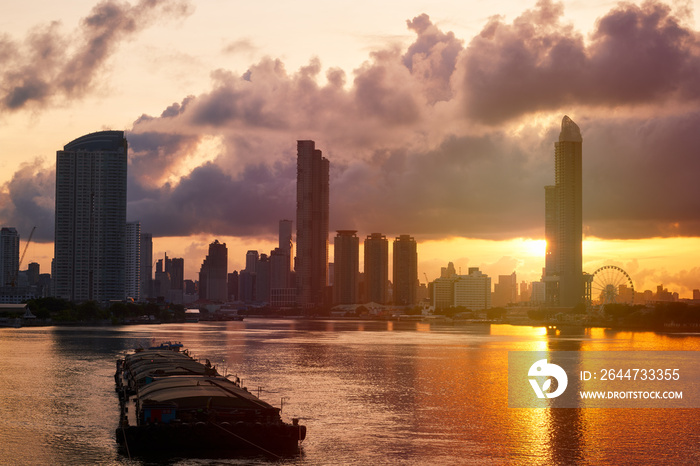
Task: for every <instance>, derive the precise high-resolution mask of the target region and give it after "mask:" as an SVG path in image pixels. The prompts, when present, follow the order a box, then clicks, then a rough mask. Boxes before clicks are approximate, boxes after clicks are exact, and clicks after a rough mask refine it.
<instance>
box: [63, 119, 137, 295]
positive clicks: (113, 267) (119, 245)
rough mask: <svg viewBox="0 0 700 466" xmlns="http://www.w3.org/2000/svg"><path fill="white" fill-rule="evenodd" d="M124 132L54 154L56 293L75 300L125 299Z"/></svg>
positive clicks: (70, 145) (99, 135)
mask: <svg viewBox="0 0 700 466" xmlns="http://www.w3.org/2000/svg"><path fill="white" fill-rule="evenodd" d="M127 149H128V145H127V142H126V139H125V137H124V132H123V131H101V132H97V133H92V134H88V135H85V136H82V137H80V138H78V139H75V140H74V141H72V142H70V143H68V144H67V145H66V146H64V148H63V150H59V151H57V152H56V219H55V222H56V223H55V237H54V270H55V274H54V285H55V286H54V294H55V295H56V296H57V297H60V298H64V299H68V300H71V301H77V302H81V301H89V300H92V301H99V302H105V301H109V300H123V299H124V298H125V297H126V293H125V292H126V286H125V285H126V276H125V270H124V264H125V259H126V170H127Z"/></svg>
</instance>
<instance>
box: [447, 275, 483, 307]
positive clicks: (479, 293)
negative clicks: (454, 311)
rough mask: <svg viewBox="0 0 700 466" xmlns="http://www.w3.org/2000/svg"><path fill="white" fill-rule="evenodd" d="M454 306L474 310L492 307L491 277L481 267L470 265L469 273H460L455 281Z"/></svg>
mask: <svg viewBox="0 0 700 466" xmlns="http://www.w3.org/2000/svg"><path fill="white" fill-rule="evenodd" d="M454 306H464V307H465V308H467V309H469V310H472V311H482V310H485V309H490V308H491V278H490V277H489V276H488V275H486V274H484V273H483V272H481V271H480V270H479V267H469V274H468V275H458V276H457V280H455V282H454Z"/></svg>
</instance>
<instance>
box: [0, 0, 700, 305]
mask: <svg viewBox="0 0 700 466" xmlns="http://www.w3.org/2000/svg"><path fill="white" fill-rule="evenodd" d="M697 3H698V2H693V3H690V2H688V3H675V4H674V5H669V4H665V3H661V2H645V3H643V4H641V5H639V4H637V5H635V4H619V5H615V4H612V3H606V4H603V5H596V6H581V5H578V4H576V3H573V2H563V3H553V2H548V1H540V2H538V3H536V4H535V3H532V4H531V5H529V6H522V4H521V3H517V2H504V3H499V4H498V5H493V6H481V5H479V6H477V5H466V6H465V5H456V4H451V5H446V4H445V5H440V4H438V5H435V6H431V7H430V11H428V10H425V9H424V6H419V5H417V4H415V3H413V2H401V3H396V4H393V3H384V4H382V6H381V7H377V6H376V5H372V6H370V5H369V3H367V4H364V3H355V4H354V6H353V7H350V8H349V9H348V10H345V9H343V10H341V9H339V8H332V7H329V6H328V5H326V4H324V3H320V2H319V3H317V2H304V3H298V2H297V3H295V4H294V5H293V6H292V5H291V4H290V5H289V6H287V5H286V4H284V3H282V4H280V5H277V6H276V8H274V9H273V11H269V10H265V11H263V7H258V6H254V5H232V4H229V3H227V2H206V3H201V4H200V3H197V4H195V3H194V2H164V1H163V2H158V1H150V2H147V1H143V2H140V3H136V2H134V3H131V4H126V3H117V2H109V1H108V2H102V3H99V4H95V3H94V2H73V3H72V4H71V6H59V5H57V4H54V3H51V2H32V1H28V2H24V3H23V4H22V5H21V6H15V7H13V8H12V11H9V12H8V13H7V14H4V15H3V19H0V24H2V29H3V31H5V34H4V35H3V36H1V37H0V62H2V63H3V67H2V71H1V72H0V119H1V121H2V123H3V126H4V130H3V131H2V134H0V147H2V152H0V167H2V168H1V170H0V183H2V189H1V190H0V225H3V226H13V227H15V228H17V230H18V232H19V233H20V235H21V239H22V242H23V243H24V241H26V239H27V236H28V234H29V232H30V231H31V229H32V227H33V226H37V230H36V233H35V235H34V237H33V243H32V244H31V246H30V248H29V249H28V253H27V257H26V258H25V264H26V263H28V262H31V261H34V262H39V263H40V264H41V267H42V271H44V272H48V271H50V261H51V258H52V256H53V244H52V241H53V229H54V225H53V222H54V220H53V215H54V212H53V209H54V196H55V193H54V189H55V184H54V183H55V171H54V170H55V167H54V165H55V156H56V151H57V150H59V149H61V148H62V147H63V146H64V145H65V144H67V143H68V142H70V141H71V140H73V139H74V138H76V137H78V136H80V135H83V134H87V133H90V132H94V131H99V130H103V129H119V130H126V131H127V139H128V141H129V148H130V154H129V157H130V160H129V173H128V186H129V190H128V196H129V197H128V208H127V217H128V220H132V221H133V220H139V221H140V222H141V223H142V230H143V231H146V232H150V233H152V234H153V236H154V251H153V253H154V258H161V257H163V254H164V253H166V252H167V253H168V254H169V255H171V256H177V257H184V259H185V276H186V277H187V278H194V277H195V276H196V271H197V270H198V268H199V265H200V264H201V261H202V259H203V257H204V256H205V255H206V248H207V246H208V244H209V243H210V242H211V241H213V240H214V239H219V241H222V242H226V243H227V245H228V247H229V269H230V270H234V269H240V268H242V266H243V263H244V261H245V251H246V250H248V249H257V250H260V251H267V250H270V249H271V248H272V247H274V246H273V245H274V243H275V242H276V241H277V240H276V235H277V225H278V221H279V220H280V219H284V218H293V217H294V212H295V201H294V200H295V183H296V141H297V140H300V139H313V140H315V141H316V142H317V144H318V146H319V147H322V148H323V151H324V155H325V156H326V157H327V158H328V159H329V160H330V161H331V174H330V178H331V180H330V189H331V192H330V205H331V208H330V230H331V232H333V231H335V230H337V229H354V230H358V231H359V234H360V235H362V236H364V235H366V234H369V233H371V232H375V231H381V232H382V233H384V234H386V235H387V237H393V236H398V235H399V234H411V235H412V236H414V237H415V238H416V240H417V241H418V243H419V246H418V247H419V249H418V254H419V265H418V271H419V278H420V279H421V281H423V274H424V273H425V274H427V275H428V276H429V277H430V279H433V278H435V277H436V276H437V275H439V271H440V267H441V266H445V265H446V264H447V262H448V261H452V262H454V264H455V266H456V267H462V268H464V269H465V270H466V268H467V266H478V267H480V268H482V270H484V271H485V272H486V273H488V274H489V275H492V276H496V275H498V274H510V273H511V272H513V271H516V272H517V274H518V278H519V279H523V280H527V281H532V280H537V279H539V275H540V274H541V271H542V267H543V266H544V241H543V239H544V208H543V201H544V190H543V187H544V186H545V185H548V184H551V183H552V179H553V173H554V170H553V162H554V157H553V143H554V141H556V140H557V136H558V133H559V130H560V124H559V122H560V121H561V117H562V115H564V114H567V115H570V116H571V117H572V118H573V119H574V120H575V121H576V122H577V124H578V125H579V126H580V128H581V132H582V134H583V228H584V235H585V239H586V240H585V241H584V249H583V269H584V270H586V271H588V272H593V271H594V270H595V269H596V268H597V267H599V266H601V265H606V264H614V265H619V266H621V267H623V268H625V270H626V271H627V272H628V273H629V274H630V275H631V276H632V277H633V279H634V280H635V288H636V289H637V290H644V289H655V287H656V285H658V284H663V285H664V286H665V287H668V288H669V289H670V290H671V291H678V292H679V293H680V295H681V297H690V293H691V290H692V289H694V288H698V287H699V285H700V266H698V253H697V251H699V250H700V239H699V237H700V220H699V219H698V212H700V206H699V205H698V202H700V201H699V199H700V184H698V183H697V174H698V173H700V166H699V165H700V160H698V157H697V147H699V146H700V144H699V143H700V134H699V133H698V131H697V128H698V123H700V112H699V111H698V110H697V109H698V105H697V104H698V99H699V98H700V81H698V79H697V76H698V70H700V56H698V50H699V48H698V45H699V44H698V37H699V36H698V27H697V23H696V21H695V19H694V16H693V14H694V11H695V10H696V8H695V7H697ZM331 259H332V258H331Z"/></svg>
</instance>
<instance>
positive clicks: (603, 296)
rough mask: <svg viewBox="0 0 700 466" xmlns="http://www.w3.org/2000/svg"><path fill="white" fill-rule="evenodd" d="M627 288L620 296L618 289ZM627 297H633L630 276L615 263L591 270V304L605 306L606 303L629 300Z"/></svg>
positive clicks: (632, 285)
mask: <svg viewBox="0 0 700 466" xmlns="http://www.w3.org/2000/svg"><path fill="white" fill-rule="evenodd" d="M624 288H627V290H628V291H627V295H628V296H625V297H621V296H620V291H621V290H624ZM629 297H632V298H634V284H633V283H632V279H631V278H630V276H629V275H628V274H627V272H625V271H624V270H622V269H621V268H620V267H617V266H615V265H604V266H603V267H601V268H599V269H598V270H596V271H595V272H593V281H592V283H591V299H592V301H593V304H598V305H600V307H601V310H602V308H603V307H605V306H606V305H607V304H613V303H620V302H627V301H629Z"/></svg>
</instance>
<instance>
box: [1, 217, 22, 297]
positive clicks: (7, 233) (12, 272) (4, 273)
mask: <svg viewBox="0 0 700 466" xmlns="http://www.w3.org/2000/svg"><path fill="white" fill-rule="evenodd" d="M18 271H19V234H18V233H17V230H16V229H14V228H10V227H3V228H2V229H1V230H0V287H3V286H12V285H16V283H13V281H16V279H17V272H18Z"/></svg>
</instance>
